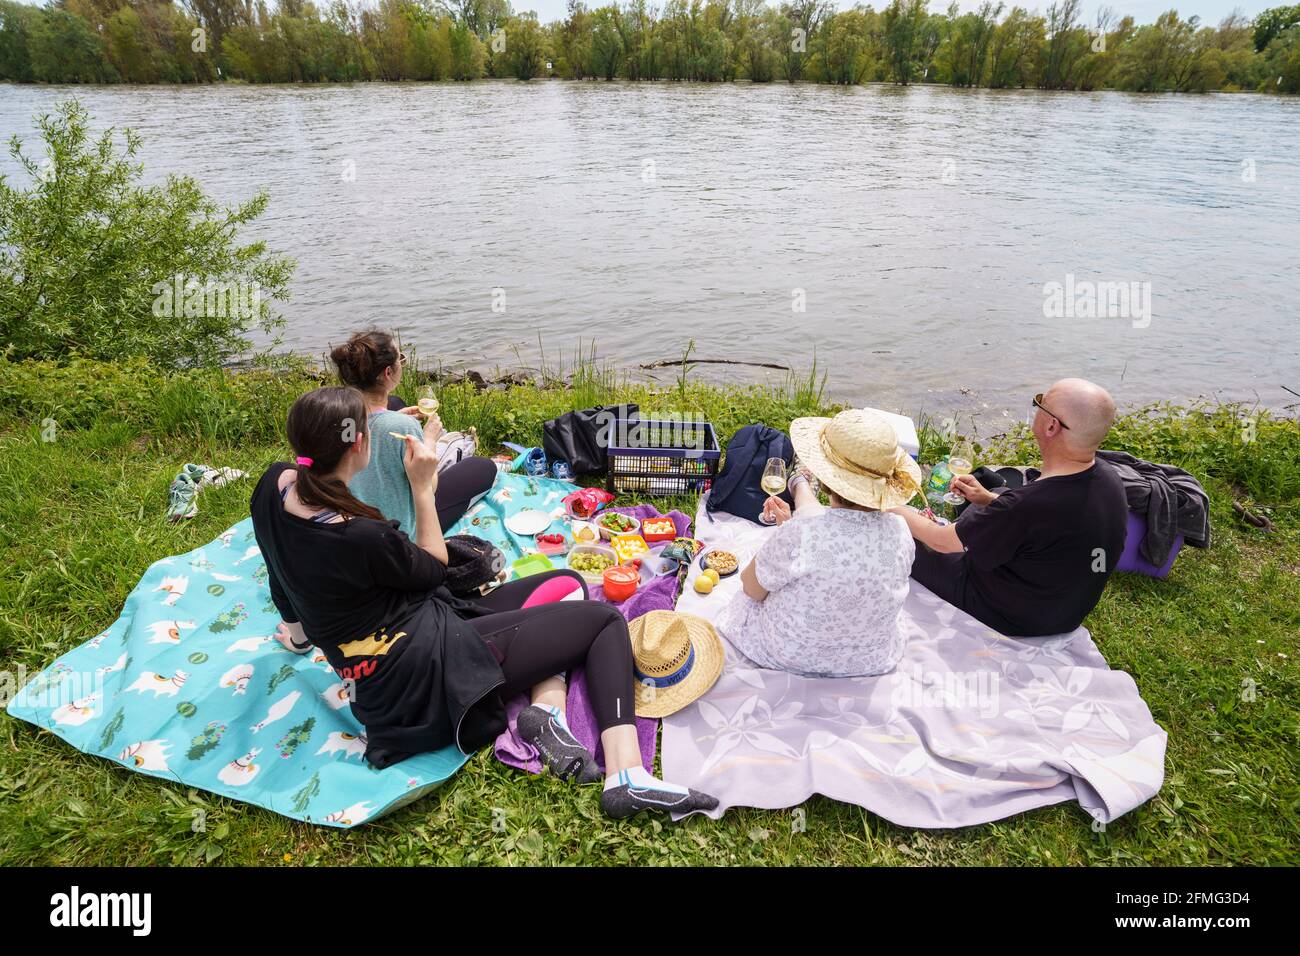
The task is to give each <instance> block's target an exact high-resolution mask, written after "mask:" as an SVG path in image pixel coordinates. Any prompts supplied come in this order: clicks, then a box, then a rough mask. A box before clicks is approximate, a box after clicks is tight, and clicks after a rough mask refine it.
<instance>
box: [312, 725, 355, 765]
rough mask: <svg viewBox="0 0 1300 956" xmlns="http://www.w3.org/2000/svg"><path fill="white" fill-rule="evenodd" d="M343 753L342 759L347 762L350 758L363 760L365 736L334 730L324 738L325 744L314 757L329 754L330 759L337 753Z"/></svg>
mask: <svg viewBox="0 0 1300 956" xmlns="http://www.w3.org/2000/svg"><path fill="white" fill-rule="evenodd" d="M340 750H341V751H343V759H344V760H348V759H350V758H352V757H361V758H364V756H365V753H366V735H365V734H361V735H360V736H358V735H357V734H350V733H348V732H347V731H343V730H336V731H334V732H333V733H332V734H330V735H329V736H328V737H326V738H325V743H323V744H322V745H321V748H320V750H318V751H316V756H317V757H319V756H320V755H321V754H329V755H330V756H331V757H332V756H334V755H335V754H336V753H338V752H339V751H340Z"/></svg>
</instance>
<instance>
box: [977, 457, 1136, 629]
mask: <svg viewBox="0 0 1300 956" xmlns="http://www.w3.org/2000/svg"><path fill="white" fill-rule="evenodd" d="M1127 520H1128V501H1127V498H1126V497H1125V494H1124V485H1123V483H1122V482H1121V481H1120V479H1119V476H1118V475H1116V474H1115V472H1114V470H1113V469H1111V468H1110V466H1109V465H1107V464H1105V463H1104V462H1101V461H1096V462H1094V463H1093V466H1092V467H1091V468H1088V469H1086V470H1084V471H1081V472H1078V473H1076V474H1073V475H1060V476H1056V477H1052V478H1039V479H1038V480H1037V481H1031V482H1029V483H1028V484H1026V485H1024V486H1022V487H1020V488H1013V489H1011V490H1009V491H1004V492H1003V493H1002V494H1000V495H998V496H997V497H996V498H995V499H994V500H993V501H992V502H990V503H989V504H987V505H985V506H982V507H970V508H968V509H966V511H965V513H963V514H962V516H961V519H960V520H959V521H958V522H957V526H956V527H957V537H958V539H959V540H960V541H961V543H962V545H963V546H964V547H965V549H966V552H965V555H964V556H963V561H964V563H965V594H964V603H963V606H964V607H965V609H966V610H967V611H969V612H970V613H971V614H973V615H974V616H975V617H977V618H979V619H980V620H981V621H983V622H984V623H986V624H988V625H989V626H990V627H994V628H996V629H997V630H998V631H1001V632H1002V633H1004V634H1008V635H1013V636H1018V637H1027V636H1038V635H1045V634H1062V633H1065V632H1067V631H1072V630H1074V629H1075V628H1076V627H1078V626H1079V625H1080V624H1081V623H1083V619H1084V618H1085V617H1087V615H1088V612H1089V611H1091V610H1092V609H1093V608H1094V607H1096V606H1097V602H1098V601H1099V600H1100V599H1101V592H1102V591H1103V590H1104V589H1105V587H1106V580H1107V579H1108V578H1109V577H1110V573H1111V571H1112V570H1113V569H1114V567H1115V564H1116V562H1118V561H1119V558H1120V554H1121V553H1122V552H1123V550H1124V535H1125V529H1126V522H1127Z"/></svg>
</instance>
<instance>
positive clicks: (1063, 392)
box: [1043, 378, 1115, 453]
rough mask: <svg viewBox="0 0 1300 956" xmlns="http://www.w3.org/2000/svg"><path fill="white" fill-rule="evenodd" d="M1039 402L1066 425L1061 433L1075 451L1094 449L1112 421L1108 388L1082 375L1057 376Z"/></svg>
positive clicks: (1112, 411)
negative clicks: (1071, 376) (1057, 380)
mask: <svg viewBox="0 0 1300 956" xmlns="http://www.w3.org/2000/svg"><path fill="white" fill-rule="evenodd" d="M1043 405H1045V406H1046V407H1047V408H1050V409H1051V410H1052V412H1051V413H1052V414H1053V415H1058V416H1060V417H1059V419H1058V421H1063V422H1065V424H1067V425H1069V426H1070V427H1069V428H1068V429H1066V430H1065V431H1063V432H1061V437H1062V439H1063V440H1064V441H1065V444H1066V445H1068V446H1069V447H1070V448H1071V449H1072V450H1073V451H1076V452H1088V453H1091V452H1095V451H1096V450H1097V449H1098V448H1100V447H1101V443H1102V442H1104V441H1105V440H1106V433H1107V432H1109V431H1110V426H1111V425H1112V424H1114V422H1115V400H1114V399H1113V398H1111V397H1110V392H1108V391H1106V390H1105V389H1104V388H1102V387H1101V386H1100V385H1097V384H1095V383H1094V382H1089V381H1087V380H1086V379H1082V378H1063V379H1061V380H1060V381H1059V382H1057V383H1056V384H1055V385H1053V386H1052V387H1051V388H1049V389H1048V390H1047V394H1045V395H1044V396H1043Z"/></svg>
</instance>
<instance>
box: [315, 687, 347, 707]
mask: <svg viewBox="0 0 1300 956" xmlns="http://www.w3.org/2000/svg"><path fill="white" fill-rule="evenodd" d="M320 696H321V700H323V701H325V703H326V704H328V705H329V708H330V710H342V709H343V708H344V707H346V706H348V704H350V703H351V702H352V701H351V698H350V697H349V696H348V686H347V684H344V683H343V682H342V681H339V682H338V683H337V684H330V686H329V687H327V688H325V690H323V691H321V695H320Z"/></svg>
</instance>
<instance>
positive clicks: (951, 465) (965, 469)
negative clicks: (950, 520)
mask: <svg viewBox="0 0 1300 956" xmlns="http://www.w3.org/2000/svg"><path fill="white" fill-rule="evenodd" d="M948 470H949V471H951V472H952V474H953V477H954V478H955V477H956V476H957V475H969V474H970V473H971V472H972V471H974V470H975V446H974V445H972V444H971V443H970V442H969V441H967V440H966V439H964V438H962V439H960V440H959V441H958V442H957V443H956V444H955V445H953V446H952V450H951V451H950V452H949V453H948ZM951 488H952V486H951V485H949V489H950V490H949V491H948V493H947V494H945V495H944V496H943V500H944V501H946V502H948V504H950V505H959V504H961V503H962V502H963V501H965V500H966V499H965V497H964V496H962V495H959V494H957V492H955V491H952V490H951Z"/></svg>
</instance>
